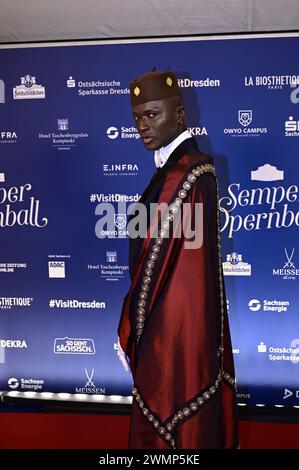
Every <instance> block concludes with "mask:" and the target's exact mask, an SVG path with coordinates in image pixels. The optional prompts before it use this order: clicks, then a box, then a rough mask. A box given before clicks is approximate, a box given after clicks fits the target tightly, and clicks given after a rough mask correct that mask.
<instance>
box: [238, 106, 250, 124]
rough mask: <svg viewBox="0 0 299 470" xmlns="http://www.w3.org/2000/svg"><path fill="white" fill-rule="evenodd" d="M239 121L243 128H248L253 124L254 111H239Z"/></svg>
mask: <svg viewBox="0 0 299 470" xmlns="http://www.w3.org/2000/svg"><path fill="white" fill-rule="evenodd" d="M238 119H239V123H240V124H241V126H244V127H247V126H249V124H250V123H251V122H252V110H251V109H240V110H239V111H238Z"/></svg>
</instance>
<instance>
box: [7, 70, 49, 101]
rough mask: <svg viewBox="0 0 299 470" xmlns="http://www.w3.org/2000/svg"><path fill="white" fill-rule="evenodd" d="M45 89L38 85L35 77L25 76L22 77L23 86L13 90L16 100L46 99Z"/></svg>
mask: <svg viewBox="0 0 299 470" xmlns="http://www.w3.org/2000/svg"><path fill="white" fill-rule="evenodd" d="M45 97H46V93H45V87H43V86H42V85H37V84H36V79H35V77H32V76H31V75H25V76H24V77H21V85H17V86H16V87H15V88H14V89H13V98H14V100H31V99H45Z"/></svg>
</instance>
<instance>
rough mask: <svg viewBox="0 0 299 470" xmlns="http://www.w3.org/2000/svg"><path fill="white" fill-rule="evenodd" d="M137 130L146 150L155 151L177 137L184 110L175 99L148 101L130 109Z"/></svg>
mask: <svg viewBox="0 0 299 470" xmlns="http://www.w3.org/2000/svg"><path fill="white" fill-rule="evenodd" d="M132 111H133V116H134V119H135V123H136V127H137V130H138V132H139V134H140V136H141V138H142V140H143V143H144V145H145V147H146V148H147V150H157V149H159V148H160V147H163V146H165V145H167V144H169V143H170V142H171V141H172V140H173V139H175V138H176V137H177V132H178V121H179V120H180V121H183V119H184V110H183V106H182V105H180V104H179V102H178V100H177V99H176V97H174V98H166V99H164V100H157V101H148V102H147V103H143V104H138V105H136V106H133V108H132Z"/></svg>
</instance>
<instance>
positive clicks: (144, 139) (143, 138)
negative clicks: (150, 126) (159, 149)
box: [142, 136, 154, 145]
mask: <svg viewBox="0 0 299 470" xmlns="http://www.w3.org/2000/svg"><path fill="white" fill-rule="evenodd" d="M142 140H143V142H144V143H145V145H148V144H150V143H151V142H152V141H153V140H154V137H151V136H148V137H142Z"/></svg>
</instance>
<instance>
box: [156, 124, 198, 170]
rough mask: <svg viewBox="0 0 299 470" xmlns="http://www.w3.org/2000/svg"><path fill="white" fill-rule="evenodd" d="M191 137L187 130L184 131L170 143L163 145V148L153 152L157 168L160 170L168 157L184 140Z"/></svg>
mask: <svg viewBox="0 0 299 470" xmlns="http://www.w3.org/2000/svg"><path fill="white" fill-rule="evenodd" d="M190 137H192V135H191V134H190V132H189V131H188V130H185V131H184V132H182V133H181V134H180V135H178V136H177V137H176V138H175V139H174V140H173V141H172V142H170V143H169V144H167V145H165V146H164V147H161V148H159V149H158V150H156V151H155V154H154V160H155V164H156V167H157V168H161V167H162V166H163V165H165V163H166V162H167V160H168V158H169V156H170V155H171V154H172V152H173V151H174V150H175V149H176V148H177V147H178V146H179V145H180V144H181V143H182V142H184V140H186V139H190Z"/></svg>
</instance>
